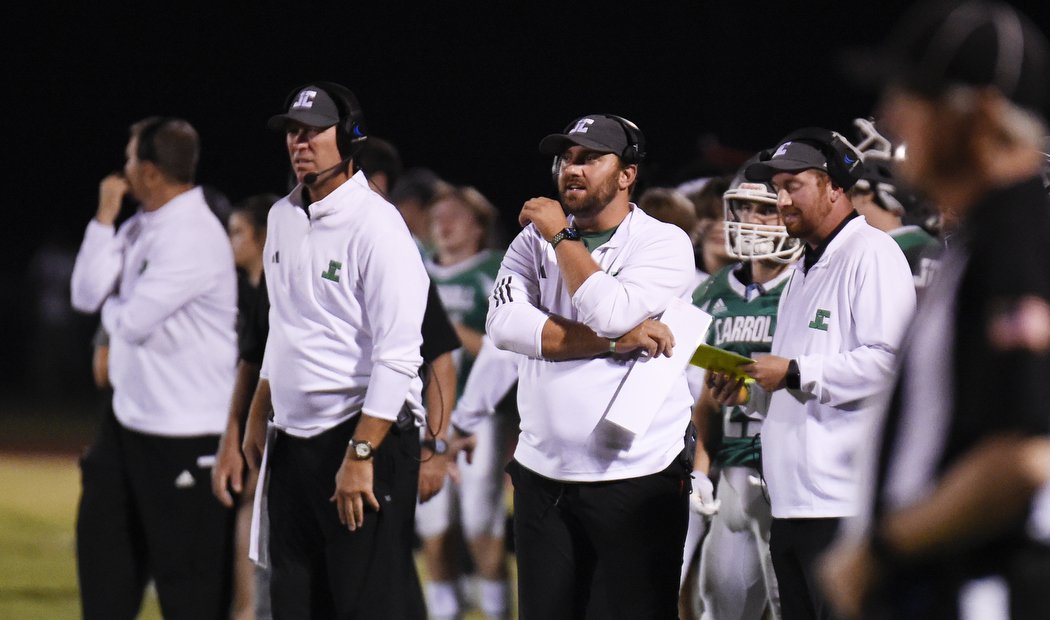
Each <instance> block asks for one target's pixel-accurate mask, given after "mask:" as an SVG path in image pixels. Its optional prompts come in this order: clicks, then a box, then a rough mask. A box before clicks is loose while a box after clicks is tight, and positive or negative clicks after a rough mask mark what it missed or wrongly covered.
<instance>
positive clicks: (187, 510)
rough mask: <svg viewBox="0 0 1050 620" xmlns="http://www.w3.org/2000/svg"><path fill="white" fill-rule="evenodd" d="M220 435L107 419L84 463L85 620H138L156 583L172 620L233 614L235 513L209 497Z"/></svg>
mask: <svg viewBox="0 0 1050 620" xmlns="http://www.w3.org/2000/svg"><path fill="white" fill-rule="evenodd" d="M218 442H219V437H218V436H217V435H202V436H198V437H161V436H156V435H145V434H142V433H136V432H134V431H130V430H128V429H126V428H124V427H123V426H121V424H120V423H119V422H118V421H117V419H116V417H115V416H114V415H113V413H112V412H110V413H108V415H106V417H105V418H104V419H103V421H102V424H101V425H100V427H99V431H98V436H97V438H96V439H95V443H94V444H93V445H92V446H91V448H89V449H88V451H87V452H86V453H85V455H84V457H83V458H82V459H81V462H80V468H81V475H82V481H83V482H82V484H83V492H82V495H81V498H80V508H79V510H78V511H77V575H78V577H79V580H80V602H81V607H82V609H83V614H84V618H86V619H88V620H91V619H92V618H100V619H105V620H121V619H124V618H128V619H131V618H135V617H136V616H137V615H138V612H139V607H140V606H141V605H142V595H143V592H144V590H145V586H146V583H147V581H148V580H149V578H151V577H152V578H153V580H154V583H155V584H156V587H157V596H158V598H159V599H160V607H161V611H162V612H163V614H164V617H165V618H187V619H194V620H196V619H203V618H225V617H226V616H227V615H228V614H229V606H230V583H231V572H230V571H231V560H232V557H233V552H232V548H231V545H232V540H233V538H232V530H233V511H231V510H228V509H226V508H224V507H223V506H222V504H220V503H219V502H218V500H216V499H215V497H213V496H212V494H211V470H210V469H205V468H201V467H199V466H198V464H197V459H198V458H199V457H201V456H206V455H212V454H215V449H216V447H217V446H218V445H219V443H218Z"/></svg>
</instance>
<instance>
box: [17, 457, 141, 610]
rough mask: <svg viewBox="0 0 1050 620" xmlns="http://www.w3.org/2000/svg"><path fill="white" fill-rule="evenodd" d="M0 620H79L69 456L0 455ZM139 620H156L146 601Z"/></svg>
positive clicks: (76, 482)
mask: <svg viewBox="0 0 1050 620" xmlns="http://www.w3.org/2000/svg"><path fill="white" fill-rule="evenodd" d="M0 489H3V493H2V494H0V618H20V619H23V620H33V619H37V618H39V619H41V620H45V619H46V620H53V619H55V618H79V617H80V604H79V601H78V596H77V575H76V562H75V548H74V541H73V522H74V518H75V515H76V507H77V498H78V497H79V495H80V478H79V471H78V469H77V464H76V457H75V456H42V455H20V454H12V453H6V452H3V453H0ZM139 617H140V618H160V617H161V615H160V611H159V609H158V607H157V604H156V601H155V600H154V599H153V597H147V600H146V604H145V605H144V606H143V611H142V613H141V614H140V616H139Z"/></svg>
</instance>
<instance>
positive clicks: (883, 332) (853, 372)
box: [762, 217, 915, 518]
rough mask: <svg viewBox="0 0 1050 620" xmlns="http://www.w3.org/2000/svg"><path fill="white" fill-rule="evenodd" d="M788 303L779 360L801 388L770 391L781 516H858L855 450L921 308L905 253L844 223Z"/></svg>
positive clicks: (776, 505) (793, 283) (770, 471)
mask: <svg viewBox="0 0 1050 620" xmlns="http://www.w3.org/2000/svg"><path fill="white" fill-rule="evenodd" d="M791 269H792V275H791V280H790V282H788V285H787V288H786V290H785V291H784V293H783V295H781V297H780V305H779V308H778V313H777V331H776V334H775V335H774V336H773V349H772V354H773V355H778V356H781V357H786V358H789V359H795V360H797V361H798V367H799V376H800V378H801V386H800V387H801V389H800V390H789V389H783V390H778V391H776V392H774V393H773V394H772V398H771V399H770V402H769V413H768V415H767V417H766V421H765V423H764V424H763V426H762V470H763V473H764V475H765V479H766V481H767V482H768V484H769V496H770V502H771V504H772V509H773V516H774V517H777V518H817V517H845V516H850V515H853V514H855V513H856V511H857V499H858V498H857V471H856V469H857V467H856V462H855V461H856V458H857V448H858V444H859V443H860V442H861V441H862V440H863V433H864V432H865V431H866V429H868V428H869V425H870V422H871V416H873V415H874V414H875V409H876V408H877V407H878V402H877V400H878V399H877V398H875V397H877V396H880V395H881V394H882V393H883V392H884V391H885V390H886V389H888V388H889V386H890V383H891V380H892V378H893V373H894V370H895V368H896V364H895V357H896V354H897V351H898V349H899V347H900V344H901V341H902V339H903V338H904V332H905V329H906V328H907V325H908V322H909V321H910V320H911V317H912V314H913V313H914V311H915V287H914V285H913V284H912V280H911V269H910V268H909V267H908V262H907V260H906V259H905V258H904V254H903V253H902V252H901V251H900V248H899V247H898V246H897V244H896V243H895V242H894V241H893V239H892V238H891V237H890V236H889V235H887V234H886V233H884V232H882V231H879V230H877V229H875V228H872V227H871V226H869V225H868V224H867V222H866V221H865V220H864V218H861V217H857V218H854V219H853V220H852V221H850V222H849V223H848V224H846V226H845V227H843V228H842V230H841V231H839V233H838V234H837V235H836V236H835V237H834V238H833V239H832V240H831V242H830V243H829V244H828V246H827V249H826V250H825V251H824V254H823V255H822V256H821V257H820V258H819V259H818V260H817V262H816V263H815V264H814V265H813V266H812V267H810V269H809V272H808V273H805V272H804V271H803V269H802V261H799V262H798V263H796V264H795V265H794V266H793V267H792V268H791Z"/></svg>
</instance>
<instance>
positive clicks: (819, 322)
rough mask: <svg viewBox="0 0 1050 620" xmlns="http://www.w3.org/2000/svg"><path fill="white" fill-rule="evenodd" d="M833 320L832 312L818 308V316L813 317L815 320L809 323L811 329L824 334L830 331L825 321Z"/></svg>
mask: <svg viewBox="0 0 1050 620" xmlns="http://www.w3.org/2000/svg"><path fill="white" fill-rule="evenodd" d="M830 318H831V310H824V309H823V308H817V315H816V316H815V317H813V320H812V321H810V322H809V328H810V329H819V330H820V331H822V332H826V331H828V324H827V323H825V322H824V319H830Z"/></svg>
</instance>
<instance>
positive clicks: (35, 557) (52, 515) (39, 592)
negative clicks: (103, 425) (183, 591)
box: [0, 452, 482, 620]
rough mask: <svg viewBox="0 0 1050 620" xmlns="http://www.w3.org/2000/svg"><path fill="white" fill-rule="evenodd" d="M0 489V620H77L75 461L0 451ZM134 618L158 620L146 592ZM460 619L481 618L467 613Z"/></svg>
mask: <svg viewBox="0 0 1050 620" xmlns="http://www.w3.org/2000/svg"><path fill="white" fill-rule="evenodd" d="M0 489H2V492H0V618H19V619H20V620H55V619H62V618H79V617H80V606H79V602H78V596H77V577H76V564H75V555H74V554H75V548H74V540H73V526H74V519H75V515H76V507H77V499H78V498H79V495H80V472H79V470H78V469H77V457H76V456H75V455H71V454H70V455H61V456H51V455H40V454H19V453H12V452H0ZM417 565H419V566H420V568H422V567H421V563H418V562H417ZM139 618H140V619H143V620H146V619H149V620H153V619H159V618H161V615H160V610H159V607H158V606H157V602H156V598H155V597H154V595H153V593H152V592H148V593H147V595H146V601H145V603H144V604H143V609H142V613H140V614H139ZM466 618H467V619H470V620H475V619H476V620H481V618H482V615H481V614H480V613H478V612H477V611H472V612H471V613H469V614H467V615H466Z"/></svg>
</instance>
